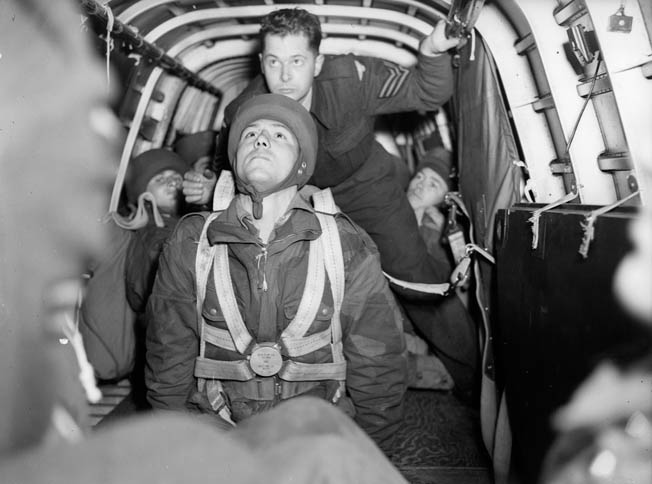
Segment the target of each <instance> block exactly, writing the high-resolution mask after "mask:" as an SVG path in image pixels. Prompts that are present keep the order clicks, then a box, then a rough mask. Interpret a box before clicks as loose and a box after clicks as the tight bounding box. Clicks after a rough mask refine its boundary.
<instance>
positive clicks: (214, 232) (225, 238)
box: [206, 193, 322, 254]
mask: <svg viewBox="0 0 652 484" xmlns="http://www.w3.org/2000/svg"><path fill="white" fill-rule="evenodd" d="M244 196H246V195H242V194H238V195H236V197H235V198H234V199H233V200H232V201H231V203H230V204H229V206H228V207H227V209H226V210H225V211H224V212H222V213H221V214H220V215H219V216H218V217H217V218H216V219H215V220H214V221H213V222H212V223H211V225H210V226H209V227H208V230H207V232H206V235H207V237H208V242H209V243H210V244H211V245H214V244H256V245H260V241H259V239H258V234H257V233H256V232H255V229H253V226H252V224H251V215H250V214H249V213H248V212H246V211H244V210H242V208H241V207H240V201H239V200H240V198H241V197H244ZM252 230H254V231H252ZM321 232H322V230H321V226H320V225H319V220H317V216H316V215H315V210H314V208H313V207H312V205H310V203H308V202H307V201H306V200H305V199H304V198H303V197H302V196H301V195H300V194H299V193H297V194H296V195H295V197H294V198H293V199H292V201H291V202H290V205H289V207H288V210H287V214H286V215H285V216H284V217H283V218H282V220H281V221H280V223H278V224H277V226H276V228H275V230H274V238H273V239H272V240H270V241H269V243H268V244H267V245H268V253H270V254H272V253H274V252H280V251H282V250H283V249H284V248H286V247H288V246H289V245H290V244H293V243H294V242H297V241H299V240H314V239H317V238H318V237H319V236H320V235H321Z"/></svg>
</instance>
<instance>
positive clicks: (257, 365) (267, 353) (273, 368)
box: [249, 343, 283, 376]
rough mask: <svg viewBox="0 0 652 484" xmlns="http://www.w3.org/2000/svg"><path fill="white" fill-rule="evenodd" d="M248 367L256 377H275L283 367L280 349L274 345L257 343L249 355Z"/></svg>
mask: <svg viewBox="0 0 652 484" xmlns="http://www.w3.org/2000/svg"><path fill="white" fill-rule="evenodd" d="M249 366H250V367H251V369H252V370H253V371H254V373H256V375H258V376H273V375H276V374H277V373H278V372H279V371H280V370H281V367H282V366H283V357H282V356H281V347H280V346H279V345H278V344H276V343H258V344H256V345H255V346H254V348H253V349H252V350H251V354H250V355H249Z"/></svg>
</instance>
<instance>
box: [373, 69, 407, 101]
mask: <svg viewBox="0 0 652 484" xmlns="http://www.w3.org/2000/svg"><path fill="white" fill-rule="evenodd" d="M384 64H385V67H386V68H387V72H388V75H387V79H385V83H384V84H383V86H382V87H381V89H380V92H379V93H378V97H379V98H381V99H382V98H387V97H393V96H396V94H397V93H398V91H399V90H400V89H401V86H402V85H403V83H404V82H405V80H406V79H407V77H408V75H409V74H410V71H409V70H408V69H407V68H405V67H402V66H397V65H396V64H392V63H391V62H384Z"/></svg>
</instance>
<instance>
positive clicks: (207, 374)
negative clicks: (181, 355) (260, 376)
mask: <svg viewBox="0 0 652 484" xmlns="http://www.w3.org/2000/svg"><path fill="white" fill-rule="evenodd" d="M195 376H196V377H197V378H206V379H209V380H237V381H247V380H251V379H252V378H253V377H254V376H256V375H255V374H254V372H253V371H252V369H251V368H250V367H249V362H248V361H247V360H238V361H220V360H213V359H210V358H204V357H202V356H198V357H197V358H196V359H195Z"/></svg>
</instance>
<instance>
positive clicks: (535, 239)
mask: <svg viewBox="0 0 652 484" xmlns="http://www.w3.org/2000/svg"><path fill="white" fill-rule="evenodd" d="M575 197H577V193H575V192H570V193H567V194H566V195H565V196H563V197H562V198H560V199H559V200H557V201H555V202H552V203H549V204H548V205H546V206H545V207H542V208H539V209H537V210H535V211H534V212H533V213H532V216H531V217H530V218H529V219H528V220H527V221H528V222H530V223H531V224H532V248H533V249H536V248H537V247H538V246H539V218H540V217H541V214H542V213H544V212H547V211H548V210H552V209H553V208H556V207H558V206H559V205H563V204H564V203H567V202H570V201H571V200H573V199H574V198H575Z"/></svg>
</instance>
